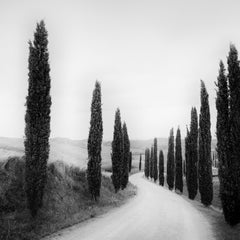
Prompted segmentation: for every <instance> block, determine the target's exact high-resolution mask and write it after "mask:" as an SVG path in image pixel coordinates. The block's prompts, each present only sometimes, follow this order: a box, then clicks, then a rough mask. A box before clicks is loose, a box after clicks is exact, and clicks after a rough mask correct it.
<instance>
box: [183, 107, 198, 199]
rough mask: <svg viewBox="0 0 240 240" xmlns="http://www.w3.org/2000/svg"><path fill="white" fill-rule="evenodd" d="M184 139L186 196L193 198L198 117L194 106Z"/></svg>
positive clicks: (194, 194)
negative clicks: (188, 128)
mask: <svg viewBox="0 0 240 240" xmlns="http://www.w3.org/2000/svg"><path fill="white" fill-rule="evenodd" d="M185 141H186V153H185V154H186V178H187V188H188V197H189V198H190V199H192V200H193V199H194V198H195V197H196V195H197V190H198V174H197V163H198V117H197V109H196V108H195V107H193V108H192V110H191V124H190V132H189V131H188V130H187V137H186V139H185Z"/></svg>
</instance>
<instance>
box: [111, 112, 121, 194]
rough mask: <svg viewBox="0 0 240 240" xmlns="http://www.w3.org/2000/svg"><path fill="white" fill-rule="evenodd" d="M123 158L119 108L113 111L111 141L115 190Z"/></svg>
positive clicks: (116, 189)
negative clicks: (113, 119)
mask: <svg viewBox="0 0 240 240" xmlns="http://www.w3.org/2000/svg"><path fill="white" fill-rule="evenodd" d="M122 159H123V134H122V123H121V115H120V110H119V108H118V109H117V110H116V113H115V124H114V133H113V141H112V176H111V178H112V182H113V186H114V188H115V192H118V190H119V189H120V187H121V172H122V171H121V168H122Z"/></svg>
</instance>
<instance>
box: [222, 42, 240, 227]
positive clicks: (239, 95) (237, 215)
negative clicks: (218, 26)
mask: <svg viewBox="0 0 240 240" xmlns="http://www.w3.org/2000/svg"><path fill="white" fill-rule="evenodd" d="M227 62H228V80H229V125H228V127H229V141H228V142H229V155H228V159H229V160H228V163H227V168H226V172H227V174H228V176H229V181H227V184H228V186H227V188H226V189H225V191H226V197H227V201H228V203H227V204H229V207H227V208H226V206H224V207H225V208H226V209H227V211H226V209H225V210H224V215H225V219H226V221H227V222H228V223H230V224H231V225H235V224H237V223H239V222H240V161H239V158H240V121H239V119H240V67H239V60H238V52H237V49H236V48H235V46H234V45H231V46H230V51H229V55H228V59H227Z"/></svg>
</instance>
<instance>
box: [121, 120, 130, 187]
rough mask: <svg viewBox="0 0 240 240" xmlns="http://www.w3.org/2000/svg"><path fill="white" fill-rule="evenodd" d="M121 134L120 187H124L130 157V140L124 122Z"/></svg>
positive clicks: (126, 180) (126, 181)
mask: <svg viewBox="0 0 240 240" xmlns="http://www.w3.org/2000/svg"><path fill="white" fill-rule="evenodd" d="M122 134H123V158H122V167H121V188H122V189H124V188H126V186H127V184H128V174H129V169H128V167H129V158H130V141H129V137H128V131H127V125H126V123H125V122H124V123H123V128H122Z"/></svg>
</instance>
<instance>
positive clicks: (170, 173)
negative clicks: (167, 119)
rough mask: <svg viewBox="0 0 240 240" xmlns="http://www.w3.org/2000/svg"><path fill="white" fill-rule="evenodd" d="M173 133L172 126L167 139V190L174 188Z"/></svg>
mask: <svg viewBox="0 0 240 240" xmlns="http://www.w3.org/2000/svg"><path fill="white" fill-rule="evenodd" d="M174 167H175V166H174V135H173V128H172V129H171V130H170V136H169V139H168V154H167V184H168V188H169V190H172V189H173V188H174V171H175V169H174Z"/></svg>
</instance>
